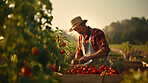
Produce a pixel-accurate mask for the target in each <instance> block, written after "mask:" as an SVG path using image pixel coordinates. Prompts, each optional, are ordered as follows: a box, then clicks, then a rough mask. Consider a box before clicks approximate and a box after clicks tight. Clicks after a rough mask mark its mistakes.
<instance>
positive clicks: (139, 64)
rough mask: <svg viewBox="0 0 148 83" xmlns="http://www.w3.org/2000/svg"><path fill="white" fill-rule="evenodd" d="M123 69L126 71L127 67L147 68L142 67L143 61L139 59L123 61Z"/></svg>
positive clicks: (135, 68)
mask: <svg viewBox="0 0 148 83" xmlns="http://www.w3.org/2000/svg"><path fill="white" fill-rule="evenodd" d="M122 65H123V71H128V70H129V69H134V70H138V69H140V70H145V69H148V67H147V66H146V67H144V66H143V63H142V62H140V61H123V62H122Z"/></svg>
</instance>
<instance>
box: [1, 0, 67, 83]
mask: <svg viewBox="0 0 148 83" xmlns="http://www.w3.org/2000/svg"><path fill="white" fill-rule="evenodd" d="M10 5H11V6H10ZM0 7H1V8H0V11H1V13H0V19H1V20H0V36H2V37H3V39H1V40H0V67H1V68H0V69H1V70H0V77H2V78H3V79H5V81H7V82H10V83H12V82H13V83H17V82H35V81H39V82H40V81H45V82H53V81H54V82H55V81H56V82H58V81H59V80H58V79H57V78H55V74H53V73H55V72H62V71H64V70H65V68H66V67H68V63H69V61H68V57H67V54H68V53H69V49H68V48H69V47H68V46H69V45H68V44H67V43H68V42H69V41H68V39H67V38H66V37H65V36H63V35H59V34H61V33H62V32H61V31H60V30H59V29H56V30H53V29H52V27H51V24H52V23H51V22H52V19H53V16H52V15H51V12H52V5H51V2H50V1H49V0H36V1H33V0H23V1H22V0H21V1H20V0H13V1H11V0H1V1H0ZM43 9H44V10H43ZM43 19H44V20H45V21H44V22H43V21H42V20H43ZM58 35H59V36H58ZM62 43H63V44H62ZM58 45H61V48H59V47H58ZM62 50H65V51H63V52H62V54H61V51H62ZM49 65H53V67H52V68H50V67H49ZM29 67H30V68H29ZM2 78H0V80H1V79H2ZM30 78H31V79H30ZM5 81H2V83H3V82H4V83H6V82H5Z"/></svg>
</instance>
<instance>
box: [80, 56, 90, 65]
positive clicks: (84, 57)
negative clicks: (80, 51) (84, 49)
mask: <svg viewBox="0 0 148 83" xmlns="http://www.w3.org/2000/svg"><path fill="white" fill-rule="evenodd" d="M89 60H90V58H89V56H83V57H81V58H80V63H86V62H87V61H89Z"/></svg>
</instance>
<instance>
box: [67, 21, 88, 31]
mask: <svg viewBox="0 0 148 83" xmlns="http://www.w3.org/2000/svg"><path fill="white" fill-rule="evenodd" d="M86 22H87V20H83V21H82V22H80V23H78V24H76V25H75V26H73V27H71V28H70V29H69V32H71V31H73V30H74V29H75V28H76V27H77V26H79V25H80V24H82V23H86Z"/></svg>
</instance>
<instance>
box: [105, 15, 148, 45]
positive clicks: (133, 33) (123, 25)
mask: <svg viewBox="0 0 148 83" xmlns="http://www.w3.org/2000/svg"><path fill="white" fill-rule="evenodd" d="M103 30H104V32H105V34H106V38H107V40H108V42H109V43H112V44H114V43H122V42H125V41H129V42H130V43H132V44H145V43H146V41H148V20H146V19H145V17H141V18H138V17H132V18H131V19H130V20H129V19H125V20H122V21H121V22H119V21H117V22H112V23H111V24H110V25H109V26H106V27H105V28H104V29H103Z"/></svg>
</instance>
